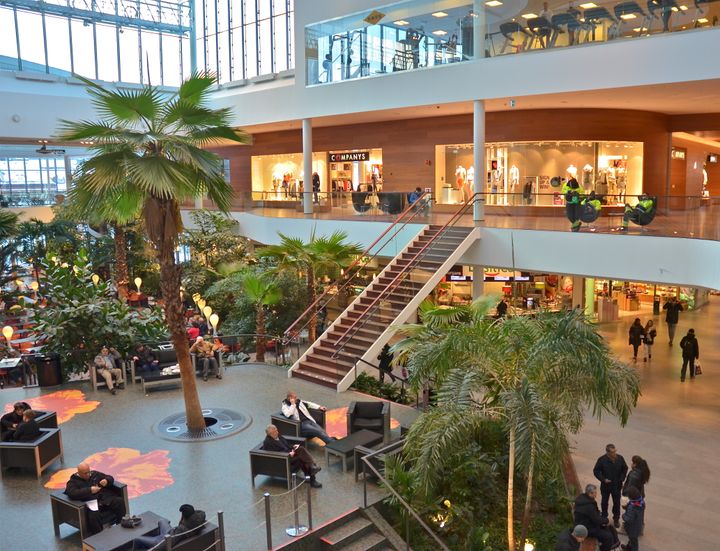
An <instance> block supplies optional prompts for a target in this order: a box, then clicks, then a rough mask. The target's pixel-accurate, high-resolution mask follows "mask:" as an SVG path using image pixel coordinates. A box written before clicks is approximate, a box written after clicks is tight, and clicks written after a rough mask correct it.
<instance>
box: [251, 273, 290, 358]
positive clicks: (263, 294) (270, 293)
mask: <svg viewBox="0 0 720 551" xmlns="http://www.w3.org/2000/svg"><path fill="white" fill-rule="evenodd" d="M242 281H243V288H244V289H245V294H246V295H247V298H248V300H249V301H250V302H252V303H253V304H254V305H255V333H256V335H255V361H257V362H264V361H265V331H266V327H265V326H266V321H265V309H266V308H267V307H268V306H272V305H274V304H277V303H278V302H280V300H282V292H281V291H280V288H279V287H278V286H277V285H276V284H275V282H274V280H273V279H272V278H271V277H270V276H269V274H266V273H253V272H246V273H245V274H243V277H242Z"/></svg>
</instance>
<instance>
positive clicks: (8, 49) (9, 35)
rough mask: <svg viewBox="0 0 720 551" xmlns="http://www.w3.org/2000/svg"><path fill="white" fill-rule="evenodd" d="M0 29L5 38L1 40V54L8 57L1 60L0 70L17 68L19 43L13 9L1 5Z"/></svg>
mask: <svg viewBox="0 0 720 551" xmlns="http://www.w3.org/2000/svg"><path fill="white" fill-rule="evenodd" d="M0 29H2V32H3V38H2V40H0V56H1V57H7V58H8V60H7V61H2V60H0V70H10V71H15V70H17V68H18V67H17V45H16V42H15V40H16V39H15V19H14V18H13V12H12V10H9V9H7V8H2V7H0Z"/></svg>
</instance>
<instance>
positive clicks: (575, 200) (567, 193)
mask: <svg viewBox="0 0 720 551" xmlns="http://www.w3.org/2000/svg"><path fill="white" fill-rule="evenodd" d="M579 190H580V184H579V183H578V181H577V180H576V179H575V178H570V179H569V180H568V181H567V182H565V184H564V185H563V187H562V194H563V196H564V197H565V215H566V216H567V218H568V220H570V231H574V232H577V231H580V226H582V222H581V221H580V214H581V212H582V206H581V205H580V191H579Z"/></svg>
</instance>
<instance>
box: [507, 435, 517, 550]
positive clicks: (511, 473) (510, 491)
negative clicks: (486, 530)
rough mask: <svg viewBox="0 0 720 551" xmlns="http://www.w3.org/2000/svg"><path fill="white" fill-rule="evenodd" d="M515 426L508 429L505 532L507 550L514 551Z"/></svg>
mask: <svg viewBox="0 0 720 551" xmlns="http://www.w3.org/2000/svg"><path fill="white" fill-rule="evenodd" d="M514 479H515V428H514V427H513V428H511V429H510V451H509V454H508V486H507V517H508V518H507V533H508V551H515V532H514V526H513V523H514V520H515V519H514V516H513V499H514V493H515V488H514V482H515V480H514Z"/></svg>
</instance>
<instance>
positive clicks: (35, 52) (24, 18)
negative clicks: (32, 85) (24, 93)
mask: <svg viewBox="0 0 720 551" xmlns="http://www.w3.org/2000/svg"><path fill="white" fill-rule="evenodd" d="M17 22H18V34H19V36H20V56H21V58H22V60H23V65H25V64H26V63H27V65H28V66H27V67H25V66H23V69H25V70H35V71H45V49H44V47H43V39H42V36H43V30H42V18H41V17H40V15H39V14H37V13H27V12H23V11H18V12H17Z"/></svg>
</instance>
